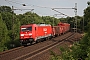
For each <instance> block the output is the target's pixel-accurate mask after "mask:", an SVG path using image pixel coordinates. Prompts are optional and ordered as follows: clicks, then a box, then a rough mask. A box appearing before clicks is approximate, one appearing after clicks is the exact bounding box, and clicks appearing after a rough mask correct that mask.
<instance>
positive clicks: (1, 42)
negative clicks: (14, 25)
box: [0, 14, 9, 51]
mask: <svg viewBox="0 0 90 60" xmlns="http://www.w3.org/2000/svg"><path fill="white" fill-rule="evenodd" d="M8 41H9V36H8V30H7V27H6V25H5V23H4V21H3V20H2V16H1V14H0V51H3V50H4V49H7V46H6V45H5V44H6V43H7V42H8Z"/></svg>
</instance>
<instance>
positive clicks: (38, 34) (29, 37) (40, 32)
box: [20, 24, 52, 45]
mask: <svg viewBox="0 0 90 60" xmlns="http://www.w3.org/2000/svg"><path fill="white" fill-rule="evenodd" d="M49 37H52V27H51V25H47V24H39V25H37V24H28V25H22V26H21V27H20V41H21V43H22V44H24V45H27V43H32V42H37V41H39V40H41V39H45V38H49Z"/></svg>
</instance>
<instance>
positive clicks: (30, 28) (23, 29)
mask: <svg viewBox="0 0 90 60" xmlns="http://www.w3.org/2000/svg"><path fill="white" fill-rule="evenodd" d="M21 31H32V27H27V28H21Z"/></svg>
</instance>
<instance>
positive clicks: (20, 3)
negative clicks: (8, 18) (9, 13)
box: [5, 0, 68, 16]
mask: <svg viewBox="0 0 90 60" xmlns="http://www.w3.org/2000/svg"><path fill="white" fill-rule="evenodd" d="M5 1H6V2H8V3H9V4H10V5H12V4H11V3H16V4H19V5H23V6H31V7H39V8H50V9H52V10H53V8H52V7H46V6H38V5H32V4H30V5H26V4H21V3H19V2H16V1H10V0H8V1H7V0H5ZM10 2H11V3H10ZM15 8H17V7H15ZM54 11H56V10H54ZM56 12H58V13H60V14H62V15H65V16H68V15H66V14H64V13H61V12H59V11H56Z"/></svg>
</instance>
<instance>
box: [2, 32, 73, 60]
mask: <svg viewBox="0 0 90 60" xmlns="http://www.w3.org/2000/svg"><path fill="white" fill-rule="evenodd" d="M71 36H74V35H73V33H67V34H65V35H63V36H59V37H57V38H53V40H48V41H45V42H42V43H38V44H35V45H32V46H29V47H22V48H16V50H14V49H13V50H12V51H8V52H6V53H5V52H4V53H2V54H0V60H7V59H8V60H24V59H26V60H28V59H31V58H33V57H35V56H36V55H38V54H41V53H43V52H44V51H47V50H49V49H51V48H53V47H55V46H57V45H58V44H60V43H62V42H64V40H68V39H69V38H70V37H71ZM68 37H69V38H68ZM42 44H43V46H41V45H42Z"/></svg>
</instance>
